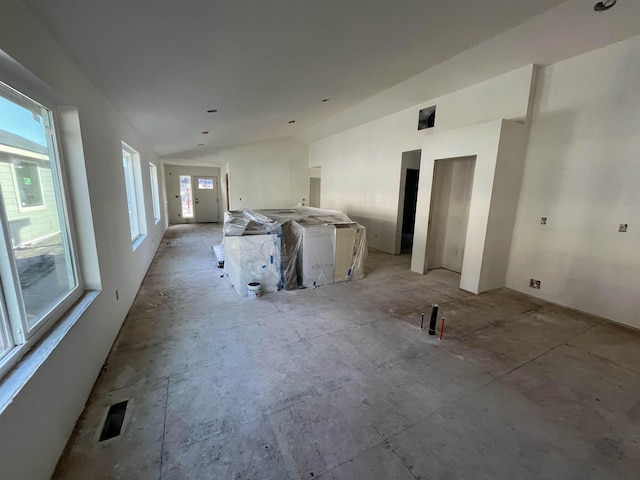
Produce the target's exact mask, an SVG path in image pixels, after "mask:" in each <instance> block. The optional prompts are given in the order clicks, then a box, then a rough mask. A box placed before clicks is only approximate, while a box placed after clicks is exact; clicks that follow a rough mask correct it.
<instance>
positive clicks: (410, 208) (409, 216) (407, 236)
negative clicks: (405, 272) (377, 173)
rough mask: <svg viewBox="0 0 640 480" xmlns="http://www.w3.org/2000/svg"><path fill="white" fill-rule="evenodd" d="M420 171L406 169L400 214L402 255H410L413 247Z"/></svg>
mask: <svg viewBox="0 0 640 480" xmlns="http://www.w3.org/2000/svg"><path fill="white" fill-rule="evenodd" d="M419 179H420V170H417V169H415V168H408V169H407V178H406V180H405V188H404V212H403V214H402V242H401V244H400V250H401V251H402V253H410V252H411V248H412V247H413V233H414V229H415V223H416V205H417V203H418V181H419Z"/></svg>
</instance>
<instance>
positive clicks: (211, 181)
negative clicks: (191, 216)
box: [194, 176, 219, 223]
mask: <svg viewBox="0 0 640 480" xmlns="http://www.w3.org/2000/svg"><path fill="white" fill-rule="evenodd" d="M194 179H195V187H196V188H195V202H194V203H195V215H196V222H198V223H215V222H218V221H219V215H218V178H217V177H201V176H196V177H194Z"/></svg>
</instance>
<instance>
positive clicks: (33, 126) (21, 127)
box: [0, 97, 47, 146]
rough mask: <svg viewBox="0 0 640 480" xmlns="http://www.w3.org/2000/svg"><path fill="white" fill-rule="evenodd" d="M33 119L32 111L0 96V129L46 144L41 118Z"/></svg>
mask: <svg viewBox="0 0 640 480" xmlns="http://www.w3.org/2000/svg"><path fill="white" fill-rule="evenodd" d="M37 119H38V120H35V119H34V116H33V113H31V111H29V110H27V109H26V108H22V107H21V106H19V105H16V104H15V103H13V102H11V101H9V100H7V99H5V98H3V97H0V130H4V131H6V132H9V133H13V134H15V135H19V136H21V137H22V138H26V139H27V140H31V141H32V142H35V143H38V144H40V145H45V146H46V145H47V141H46V137H45V133H44V126H43V125H42V118H40V117H37Z"/></svg>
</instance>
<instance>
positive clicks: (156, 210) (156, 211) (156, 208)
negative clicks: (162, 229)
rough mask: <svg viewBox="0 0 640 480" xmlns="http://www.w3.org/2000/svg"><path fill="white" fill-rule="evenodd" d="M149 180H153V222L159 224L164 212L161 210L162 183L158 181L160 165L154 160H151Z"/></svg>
mask: <svg viewBox="0 0 640 480" xmlns="http://www.w3.org/2000/svg"><path fill="white" fill-rule="evenodd" d="M149 181H150V182H151V203H152V204H153V222H154V224H157V223H158V222H159V221H160V220H161V219H162V213H161V211H160V183H159V181H158V167H157V166H156V165H155V163H152V162H149Z"/></svg>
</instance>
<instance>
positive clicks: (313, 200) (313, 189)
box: [309, 167, 322, 208]
mask: <svg viewBox="0 0 640 480" xmlns="http://www.w3.org/2000/svg"><path fill="white" fill-rule="evenodd" d="M320 169H321V167H311V168H310V169H309V206H310V207H316V208H320V186H321V181H322V180H321V178H320Z"/></svg>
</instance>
